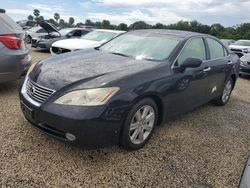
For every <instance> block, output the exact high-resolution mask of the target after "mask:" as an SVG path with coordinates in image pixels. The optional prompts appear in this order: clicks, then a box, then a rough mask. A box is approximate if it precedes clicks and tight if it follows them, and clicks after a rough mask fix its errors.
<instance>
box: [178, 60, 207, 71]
mask: <svg viewBox="0 0 250 188" xmlns="http://www.w3.org/2000/svg"><path fill="white" fill-rule="evenodd" d="M201 64H202V60H201V59H198V58H192V57H189V58H187V59H186V60H185V61H184V62H183V63H182V64H181V66H180V67H181V68H184V69H186V68H196V67H199V66H201Z"/></svg>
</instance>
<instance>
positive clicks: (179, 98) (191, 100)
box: [166, 37, 209, 116]
mask: <svg viewBox="0 0 250 188" xmlns="http://www.w3.org/2000/svg"><path fill="white" fill-rule="evenodd" d="M189 57H193V58H199V59H201V60H206V59H207V53H206V48H205V43H204V40H203V38H201V37H198V38H193V39H191V40H189V41H188V42H187V44H186V45H185V46H184V48H183V50H182V52H181V53H180V55H179V57H178V58H177V62H175V65H177V67H174V68H173V81H175V83H174V85H173V89H172V93H171V94H169V95H168V96H167V98H166V103H167V108H168V112H167V113H168V114H167V115H168V116H174V115H177V114H179V113H184V112H187V111H189V110H191V109H193V108H195V107H197V106H199V105H201V104H204V103H205V102H206V101H207V97H206V95H205V94H206V90H207V83H208V77H207V76H208V72H207V71H206V70H207V69H208V68H209V67H208V64H207V63H206V62H204V63H202V64H201V66H200V67H197V68H187V69H186V70H184V71H179V70H180V69H179V68H178V67H180V66H181V64H182V63H183V62H184V61H185V60H186V59H187V58H189Z"/></svg>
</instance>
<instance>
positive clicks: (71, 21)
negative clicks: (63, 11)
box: [69, 17, 75, 26]
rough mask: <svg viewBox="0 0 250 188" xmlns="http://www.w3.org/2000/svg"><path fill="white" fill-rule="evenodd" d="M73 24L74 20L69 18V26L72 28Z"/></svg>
mask: <svg viewBox="0 0 250 188" xmlns="http://www.w3.org/2000/svg"><path fill="white" fill-rule="evenodd" d="M74 23H75V19H74V18H72V17H70V18H69V24H70V25H71V26H73V24H74Z"/></svg>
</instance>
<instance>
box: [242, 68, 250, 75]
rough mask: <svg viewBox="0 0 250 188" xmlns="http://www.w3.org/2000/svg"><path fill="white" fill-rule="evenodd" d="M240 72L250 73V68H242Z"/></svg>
mask: <svg viewBox="0 0 250 188" xmlns="http://www.w3.org/2000/svg"><path fill="white" fill-rule="evenodd" d="M240 72H243V73H248V74H250V68H249V69H246V68H241V69H240Z"/></svg>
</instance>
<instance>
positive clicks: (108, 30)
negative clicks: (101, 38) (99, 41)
mask: <svg viewBox="0 0 250 188" xmlns="http://www.w3.org/2000/svg"><path fill="white" fill-rule="evenodd" d="M94 31H106V32H111V33H125V32H126V31H122V30H112V29H95V30H94Z"/></svg>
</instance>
